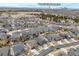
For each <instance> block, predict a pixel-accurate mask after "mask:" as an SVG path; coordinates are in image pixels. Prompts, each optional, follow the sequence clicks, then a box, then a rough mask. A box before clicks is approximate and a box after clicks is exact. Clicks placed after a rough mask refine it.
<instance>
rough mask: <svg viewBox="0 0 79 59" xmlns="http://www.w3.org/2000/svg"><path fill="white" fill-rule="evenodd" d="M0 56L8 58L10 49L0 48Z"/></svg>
mask: <svg viewBox="0 0 79 59" xmlns="http://www.w3.org/2000/svg"><path fill="white" fill-rule="evenodd" d="M0 56H10V47H8V46H7V47H2V48H0Z"/></svg>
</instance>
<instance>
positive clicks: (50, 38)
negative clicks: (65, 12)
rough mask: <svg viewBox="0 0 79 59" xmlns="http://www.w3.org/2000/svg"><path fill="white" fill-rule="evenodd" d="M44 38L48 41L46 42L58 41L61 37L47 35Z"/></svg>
mask: <svg viewBox="0 0 79 59" xmlns="http://www.w3.org/2000/svg"><path fill="white" fill-rule="evenodd" d="M46 38H47V39H48V41H53V40H55V41H58V40H61V39H62V37H60V36H59V35H58V34H48V35H46Z"/></svg>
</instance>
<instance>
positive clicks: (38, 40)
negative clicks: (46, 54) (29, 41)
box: [35, 36, 48, 45]
mask: <svg viewBox="0 0 79 59" xmlns="http://www.w3.org/2000/svg"><path fill="white" fill-rule="evenodd" d="M35 39H36V41H37V43H38V45H43V44H45V43H47V42H48V40H47V38H45V37H44V36H39V37H37V38H35Z"/></svg>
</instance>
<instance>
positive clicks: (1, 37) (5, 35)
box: [0, 32, 8, 39]
mask: <svg viewBox="0 0 79 59" xmlns="http://www.w3.org/2000/svg"><path fill="white" fill-rule="evenodd" d="M7 36H8V35H7V34H6V33H2V32H0V39H7Z"/></svg>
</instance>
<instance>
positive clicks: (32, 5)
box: [0, 3, 79, 9]
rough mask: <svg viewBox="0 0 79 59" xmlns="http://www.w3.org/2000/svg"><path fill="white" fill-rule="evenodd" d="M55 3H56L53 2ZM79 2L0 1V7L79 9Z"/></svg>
mask: <svg viewBox="0 0 79 59" xmlns="http://www.w3.org/2000/svg"><path fill="white" fill-rule="evenodd" d="M54 4H56V3H54ZM78 6H79V3H60V5H57V6H56V5H50V6H46V5H39V4H38V3H0V7H12V8H49V7H50V8H51V9H59V8H69V9H79V7H78Z"/></svg>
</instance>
